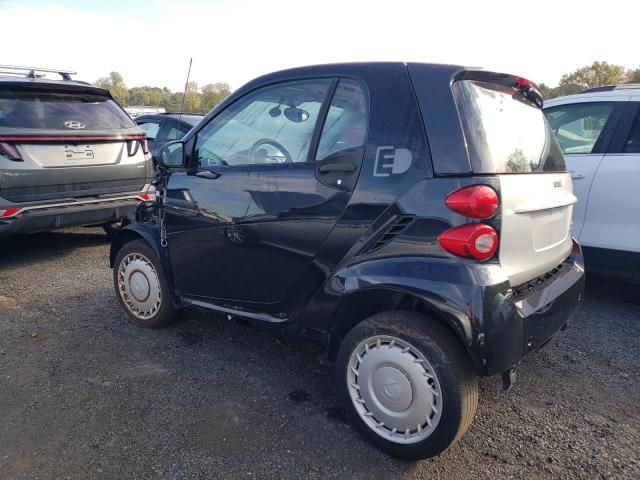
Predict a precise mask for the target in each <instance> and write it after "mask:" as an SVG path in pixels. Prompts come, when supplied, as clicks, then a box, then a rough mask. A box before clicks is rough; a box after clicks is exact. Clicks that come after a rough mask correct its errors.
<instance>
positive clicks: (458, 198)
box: [445, 185, 498, 218]
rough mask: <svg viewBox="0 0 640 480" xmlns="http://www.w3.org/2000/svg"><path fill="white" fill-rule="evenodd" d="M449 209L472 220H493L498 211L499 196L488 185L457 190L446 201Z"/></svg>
mask: <svg viewBox="0 0 640 480" xmlns="http://www.w3.org/2000/svg"><path fill="white" fill-rule="evenodd" d="M445 203H446V204H447V207H449V208H450V209H451V210H453V211H454V212H456V213H459V214H460V215H464V216H465V217H470V218H491V217H493V216H494V215H495V214H496V212H497V211H498V194H497V193H496V191H495V190H494V189H493V188H491V187H489V186H487V185H472V186H470V187H464V188H461V189H460V190H456V191H455V192H453V193H452V194H450V195H449V196H448V197H447V199H446V200H445Z"/></svg>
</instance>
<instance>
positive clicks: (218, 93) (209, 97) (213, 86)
mask: <svg viewBox="0 0 640 480" xmlns="http://www.w3.org/2000/svg"><path fill="white" fill-rule="evenodd" d="M200 90H201V92H202V104H201V106H200V108H201V109H202V111H203V112H208V111H209V110H211V109H212V108H213V107H215V106H216V105H218V104H219V103H220V102H221V101H222V100H224V99H225V98H227V97H228V96H229V95H230V94H231V88H229V84H227V83H220V82H218V83H207V84H206V85H203V86H202V88H201V89H200Z"/></svg>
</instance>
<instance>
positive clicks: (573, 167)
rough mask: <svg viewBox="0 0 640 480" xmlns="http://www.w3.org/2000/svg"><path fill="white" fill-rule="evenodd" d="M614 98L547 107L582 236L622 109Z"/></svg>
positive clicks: (576, 232)
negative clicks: (596, 181)
mask: <svg viewBox="0 0 640 480" xmlns="http://www.w3.org/2000/svg"><path fill="white" fill-rule="evenodd" d="M618 105H619V104H618V103H617V102H614V101H606V100H605V99H602V100H601V101H599V100H596V99H592V98H590V99H586V100H585V99H583V100H577V101H575V100H574V101H573V102H572V103H565V104H560V105H553V106H551V107H548V108H546V109H545V114H546V116H547V119H548V120H549V124H550V125H551V129H552V130H553V132H554V134H555V136H556V138H557V139H558V143H559V144H560V148H561V149H562V152H563V153H564V157H565V161H566V164H567V169H568V170H569V171H570V172H571V179H572V183H573V192H574V194H575V195H576V196H577V197H578V203H577V204H576V205H575V207H574V210H573V225H572V233H573V236H575V237H576V238H578V239H581V235H582V231H583V228H584V222H585V216H586V212H587V209H588V204H589V195H590V191H591V186H592V183H593V180H594V177H595V173H596V171H597V169H598V167H599V165H600V162H601V161H602V158H603V157H604V151H605V149H606V147H607V145H608V143H609V141H610V139H611V136H612V134H613V131H614V130H615V125H616V124H617V122H618V120H619V117H620V110H621V108H620V107H619V106H618Z"/></svg>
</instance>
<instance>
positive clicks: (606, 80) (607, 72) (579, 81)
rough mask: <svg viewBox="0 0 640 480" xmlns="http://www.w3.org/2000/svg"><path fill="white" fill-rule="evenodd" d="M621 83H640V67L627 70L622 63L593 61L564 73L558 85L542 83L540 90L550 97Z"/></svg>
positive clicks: (547, 97)
mask: <svg viewBox="0 0 640 480" xmlns="http://www.w3.org/2000/svg"><path fill="white" fill-rule="evenodd" d="M619 83H640V68H636V69H634V70H627V69H626V68H625V67H623V66H621V65H614V64H611V63H607V62H593V63H592V64H591V65H587V66H584V67H582V68H578V69H577V70H575V71H573V72H571V73H567V74H564V75H563V76H562V78H560V82H559V83H558V86H557V87H549V86H547V85H545V84H544V83H541V84H540V90H541V93H542V96H543V97H544V98H546V99H549V98H554V97H561V96H563V95H572V94H574V93H579V92H581V91H583V90H586V89H587V88H595V87H601V86H603V85H616V84H619Z"/></svg>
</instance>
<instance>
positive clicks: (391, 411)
mask: <svg viewBox="0 0 640 480" xmlns="http://www.w3.org/2000/svg"><path fill="white" fill-rule="evenodd" d="M347 368H348V370H347V381H348V382H349V394H350V396H351V401H352V402H353V405H354V407H355V409H356V411H357V412H358V414H359V415H360V418H362V420H363V421H364V422H365V424H366V425H367V426H369V428H371V430H373V431H374V432H376V433H377V434H378V435H380V436H381V437H383V438H385V439H386V440H389V441H392V442H395V443H402V444H408V443H417V442H420V441H422V440H424V439H425V438H427V437H428V436H429V435H431V434H432V433H433V431H434V430H435V429H436V427H437V426H438V422H439V421H440V415H441V412H442V391H441V389H440V383H439V382H438V378H437V377H436V375H435V372H434V371H433V368H432V367H431V364H430V363H429V361H428V360H427V359H426V358H425V356H424V355H422V353H420V352H419V351H418V350H417V349H416V348H415V347H413V346H412V345H411V344H410V343H407V342H405V341H404V340H401V339H399V338H396V337H391V336H386V335H380V336H375V337H370V338H367V339H366V340H364V341H362V342H361V343H360V344H359V345H358V346H357V347H356V348H355V350H354V351H353V352H352V353H351V357H350V359H349V365H348V367H347Z"/></svg>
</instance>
